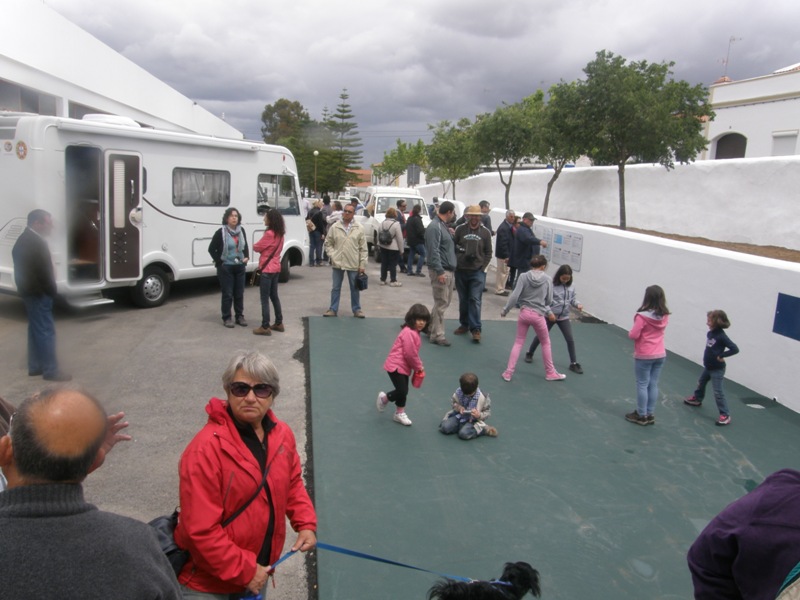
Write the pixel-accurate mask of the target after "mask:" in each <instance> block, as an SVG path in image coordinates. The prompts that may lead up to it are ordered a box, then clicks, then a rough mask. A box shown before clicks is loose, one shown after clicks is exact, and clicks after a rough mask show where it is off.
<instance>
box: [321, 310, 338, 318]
mask: <svg viewBox="0 0 800 600" xmlns="http://www.w3.org/2000/svg"><path fill="white" fill-rule="evenodd" d="M322 316H323V317H335V316H336V311H335V310H331V309H328V310H326V311H325V312H324V313H323V314H322Z"/></svg>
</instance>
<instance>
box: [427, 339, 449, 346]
mask: <svg viewBox="0 0 800 600" xmlns="http://www.w3.org/2000/svg"><path fill="white" fill-rule="evenodd" d="M431 344H436V345H437V346H450V345H451V344H450V340H448V339H447V338H439V339H438V340H431Z"/></svg>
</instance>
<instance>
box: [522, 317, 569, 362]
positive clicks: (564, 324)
mask: <svg viewBox="0 0 800 600" xmlns="http://www.w3.org/2000/svg"><path fill="white" fill-rule="evenodd" d="M553 325H558V328H559V329H560V330H561V333H562V335H563V336H564V339H565V340H566V342H567V352H569V362H570V363H576V362H578V359H577V358H576V357H575V340H574V339H573V337H572V325H571V324H570V322H569V319H563V320H562V321H556V322H555V323H554V322H553V321H547V331H550V330H551V329H552V328H553ZM550 339H551V340H552V338H550ZM538 347H539V338H538V337H535V336H534V338H533V343H532V344H531V347H530V348H528V354H533V353H534V352H536V348H538Z"/></svg>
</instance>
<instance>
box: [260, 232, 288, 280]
mask: <svg viewBox="0 0 800 600" xmlns="http://www.w3.org/2000/svg"><path fill="white" fill-rule="evenodd" d="M253 250H254V251H255V252H259V253H260V254H261V256H259V258H258V270H259V271H262V272H264V273H280V272H281V250H283V236H280V237H278V236H276V235H275V233H274V232H273V231H272V230H270V229H267V230H266V231H265V232H264V235H263V236H262V237H261V239H260V240H258V241H257V242H256V243H255V244H253ZM267 261H269V264H267Z"/></svg>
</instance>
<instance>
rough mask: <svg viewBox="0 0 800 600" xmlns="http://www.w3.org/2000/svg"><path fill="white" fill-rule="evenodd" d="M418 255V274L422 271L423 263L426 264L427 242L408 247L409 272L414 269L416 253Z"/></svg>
mask: <svg viewBox="0 0 800 600" xmlns="http://www.w3.org/2000/svg"><path fill="white" fill-rule="evenodd" d="M415 253H416V255H417V275H419V274H420V273H422V265H424V264H425V244H417V245H416V246H409V247H408V266H407V268H408V272H409V273H411V271H413V266H414V254H415Z"/></svg>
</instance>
